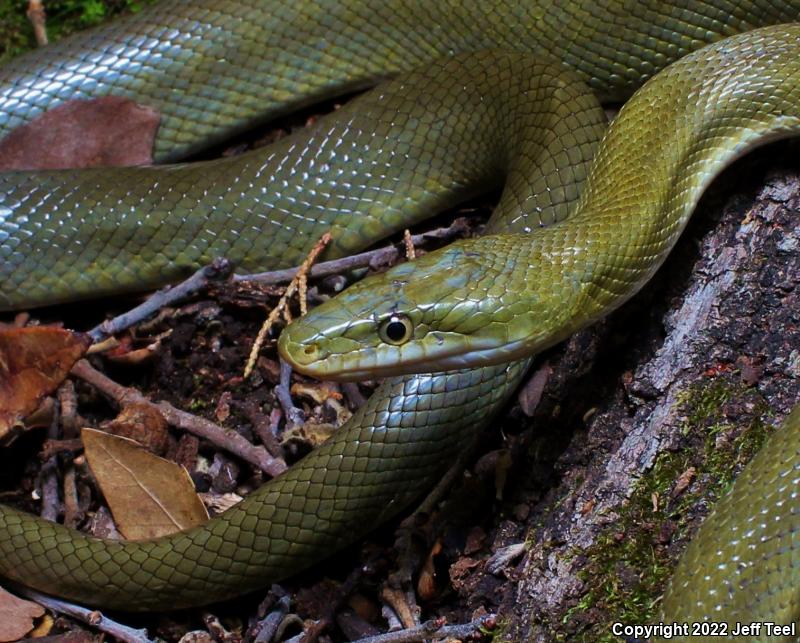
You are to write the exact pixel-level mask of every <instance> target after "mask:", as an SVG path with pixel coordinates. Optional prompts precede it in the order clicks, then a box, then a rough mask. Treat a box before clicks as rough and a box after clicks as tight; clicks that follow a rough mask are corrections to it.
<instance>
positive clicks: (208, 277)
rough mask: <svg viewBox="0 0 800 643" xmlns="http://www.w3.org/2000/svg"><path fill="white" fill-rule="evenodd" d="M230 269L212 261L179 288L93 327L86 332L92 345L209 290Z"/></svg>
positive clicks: (223, 261)
mask: <svg viewBox="0 0 800 643" xmlns="http://www.w3.org/2000/svg"><path fill="white" fill-rule="evenodd" d="M232 270H233V265H232V264H231V262H230V261H228V260H227V259H214V261H212V262H211V263H210V264H209V265H207V266H203V267H202V268H200V270H198V271H197V272H195V273H194V274H193V275H192V276H191V277H189V278H188V279H186V280H185V281H182V282H181V283H179V284H178V285H176V286H172V287H171V288H166V289H165V290H159V291H158V292H155V293H153V294H152V295H151V296H150V297H148V298H147V299H146V300H145V301H143V302H142V303H141V304H139V305H138V306H136V307H135V308H131V310H129V311H128V312H126V313H123V314H122V315H119V316H117V317H114V318H113V319H108V320H106V321H104V322H103V323H102V324H100V325H98V326H95V327H94V328H92V330H90V331H89V336H90V337H91V338H92V339H93V340H94V341H95V342H99V341H100V340H102V339H105V338H106V337H109V336H111V335H116V334H117V333H119V332H121V331H123V330H125V329H126V328H130V327H131V326H133V325H134V324H138V323H139V322H140V321H143V320H145V319H147V318H148V317H150V316H151V315H154V314H155V313H157V312H158V311H159V310H161V309H162V308H164V307H165V306H171V305H173V304H175V303H177V302H179V301H183V300H184V299H187V298H189V297H191V296H192V295H194V294H195V293H197V292H200V291H203V290H205V289H206V288H208V284H209V282H211V281H221V280H223V279H227V278H228V277H229V276H230V274H231V272H232Z"/></svg>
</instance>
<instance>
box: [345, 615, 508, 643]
mask: <svg viewBox="0 0 800 643" xmlns="http://www.w3.org/2000/svg"><path fill="white" fill-rule="evenodd" d="M496 619H497V617H496V616H495V615H494V614H488V615H486V616H481V617H480V618H476V619H475V620H474V621H472V623H465V624H463V625H443V624H442V623H441V621H440V620H432V621H427V622H425V623H423V624H422V625H418V626H416V627H412V628H409V629H407V630H400V631H399V632H389V633H388V634H379V635H378V636H368V637H367V638H363V639H359V640H358V641H355V643H417V642H422V641H427V640H433V641H441V640H442V639H445V638H452V639H456V640H463V639H465V638H467V637H468V636H472V635H473V634H475V633H476V632H480V631H481V630H482V629H493V628H494V624H495V621H496Z"/></svg>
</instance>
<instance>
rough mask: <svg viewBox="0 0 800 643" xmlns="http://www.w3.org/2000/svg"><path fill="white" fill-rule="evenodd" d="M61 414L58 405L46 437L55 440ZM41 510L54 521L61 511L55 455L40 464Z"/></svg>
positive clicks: (44, 515)
mask: <svg viewBox="0 0 800 643" xmlns="http://www.w3.org/2000/svg"><path fill="white" fill-rule="evenodd" d="M60 417H61V414H60V413H59V412H58V407H56V410H55V411H54V413H53V418H52V419H51V420H50V426H49V427H48V429H47V437H48V439H50V440H57V439H58V438H59V437H60V432H59V420H60ZM41 476H42V510H41V513H40V515H41V516H42V518H44V519H45V520H50V521H53V522H55V521H56V520H58V515H59V514H60V513H61V502H60V501H59V499H58V459H57V457H56V456H55V455H52V456H50V457H49V458H48V459H47V461H46V462H45V463H44V464H43V465H42V471H41Z"/></svg>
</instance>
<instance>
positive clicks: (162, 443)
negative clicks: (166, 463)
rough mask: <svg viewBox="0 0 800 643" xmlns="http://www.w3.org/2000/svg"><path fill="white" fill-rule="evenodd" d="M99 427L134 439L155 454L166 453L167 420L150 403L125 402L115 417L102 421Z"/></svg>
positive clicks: (167, 445) (107, 431) (167, 439)
mask: <svg viewBox="0 0 800 643" xmlns="http://www.w3.org/2000/svg"><path fill="white" fill-rule="evenodd" d="M100 428H101V429H102V430H103V431H105V432H106V433H113V434H114V435H118V436H120V437H121V438H130V439H131V440H135V441H136V442H138V443H139V444H140V445H142V446H143V447H144V448H146V449H147V450H148V451H152V452H153V453H155V454H156V455H162V454H164V453H166V451H167V448H168V447H169V430H168V428H167V421H166V420H165V419H164V416H163V415H161V412H160V411H159V410H158V409H157V408H155V407H154V406H153V405H152V404H144V403H141V402H133V403H130V404H126V405H125V407H123V409H122V410H121V411H120V412H119V415H117V417H115V418H114V419H113V420H110V421H108V422H104V423H103V424H102V425H101V426H100Z"/></svg>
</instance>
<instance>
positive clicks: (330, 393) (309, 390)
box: [290, 382, 342, 404]
mask: <svg viewBox="0 0 800 643" xmlns="http://www.w3.org/2000/svg"><path fill="white" fill-rule="evenodd" d="M290 392H291V394H292V395H300V396H303V397H308V398H310V399H312V400H314V401H315V402H316V403H317V404H322V403H323V402H324V401H325V400H328V399H333V400H341V399H342V394H341V393H340V392H339V391H337V390H335V389H332V388H330V387H329V386H327V385H325V384H304V383H303V382H296V383H294V384H292V388H291V391H290Z"/></svg>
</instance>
